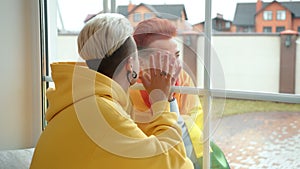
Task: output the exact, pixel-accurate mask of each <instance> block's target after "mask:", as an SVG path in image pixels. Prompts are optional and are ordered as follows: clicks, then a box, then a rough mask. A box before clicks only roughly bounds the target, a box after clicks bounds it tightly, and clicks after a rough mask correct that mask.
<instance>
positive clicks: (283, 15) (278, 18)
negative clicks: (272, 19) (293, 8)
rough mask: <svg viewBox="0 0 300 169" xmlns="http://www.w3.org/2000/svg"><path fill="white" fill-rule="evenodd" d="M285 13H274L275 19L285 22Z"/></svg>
mask: <svg viewBox="0 0 300 169" xmlns="http://www.w3.org/2000/svg"><path fill="white" fill-rule="evenodd" d="M285 13H286V12H285V11H277V12H276V14H277V15H276V18H277V20H285V18H286V15H285Z"/></svg>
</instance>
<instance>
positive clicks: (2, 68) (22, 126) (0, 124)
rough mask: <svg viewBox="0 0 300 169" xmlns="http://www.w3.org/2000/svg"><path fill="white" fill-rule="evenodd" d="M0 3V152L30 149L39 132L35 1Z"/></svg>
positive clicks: (36, 10) (37, 42)
mask: <svg viewBox="0 0 300 169" xmlns="http://www.w3.org/2000/svg"><path fill="white" fill-rule="evenodd" d="M3 1H5V2H3ZM1 2H2V5H0V20H1V31H0V37H1V45H0V56H1V58H2V62H0V77H1V85H0V93H1V96H0V107H1V112H0V149H14V148H24V147H31V146H33V145H34V144H35V142H36V140H37V138H38V135H39V133H40V131H41V125H40V124H41V116H40V113H41V111H40V105H41V103H40V91H41V88H40V82H41V81H40V55H39V45H38V44H39V36H38V35H39V30H38V28H39V19H38V1H37V0H13V1H11V0H2V1H1ZM4 4H5V5H4Z"/></svg>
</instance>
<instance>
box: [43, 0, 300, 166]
mask: <svg viewBox="0 0 300 169" xmlns="http://www.w3.org/2000/svg"><path fill="white" fill-rule="evenodd" d="M39 2H49V1H47V0H39ZM50 2H51V1H50ZM43 4H44V3H42V5H43ZM42 5H41V6H40V7H41V8H43V6H42ZM270 12H271V14H272V11H270ZM47 14H48V13H47V11H44V13H43V12H41V16H40V17H41V18H40V19H41V21H42V23H41V26H40V29H41V33H40V34H41V35H40V36H41V39H42V40H41V41H42V42H41V46H42V49H41V50H42V52H41V58H42V61H44V62H43V63H44V64H43V65H42V66H41V70H43V71H42V76H43V78H42V83H43V84H46V85H45V87H47V85H48V84H49V82H51V81H52V79H51V77H50V76H49V75H48V74H47V69H48V67H49V65H47V64H48V55H49V50H48V49H49V46H50V47H51V43H55V42H52V41H51V36H54V34H51V28H50V32H49V31H48V29H49V28H48V26H49V25H50V26H51V25H52V26H53V25H56V22H54V20H52V19H50V20H47V19H46V21H48V22H50V24H49V25H48V23H46V21H45V18H47ZM271 16H272V15H271ZM140 17H141V14H140ZM43 21H45V22H43ZM205 23H210V24H205V35H206V37H207V38H206V41H205V51H204V52H205V65H204V66H205V68H206V69H207V70H208V72H206V73H205V74H204V88H192V89H189V88H188V87H186V89H184V87H181V88H180V91H181V92H182V93H186V94H197V95H199V94H200V95H203V96H204V112H205V113H204V118H205V117H209V116H208V115H209V111H210V110H205V109H206V108H208V109H209V108H210V104H211V98H212V97H224V95H223V94H224V92H225V93H226V97H229V98H236V99H249V100H263V101H278V102H287V103H300V96H298V95H293V94H276V93H275V94H273V93H262V92H245V91H230V90H215V89H212V88H211V86H210V82H209V81H210V79H209V71H210V70H209V69H210V56H211V53H210V52H211V44H210V41H211V31H212V26H211V23H212V22H211V1H210V0H205ZM55 29H56V27H55ZM52 33H53V32H52ZM49 43H50V45H49ZM47 44H48V45H49V46H47ZM52 45H53V44H52ZM44 70H46V71H44ZM45 92H46V90H45V88H43V89H42V94H45ZM42 99H45V98H42ZM44 101H45V100H44ZM45 105H46V103H45V102H43V105H42V106H45ZM44 110H45V107H44V108H43V111H44ZM42 113H44V112H42ZM205 119H209V118H205ZM42 120H44V119H42ZM209 123H210V120H208V121H207V124H206V127H205V128H204V138H208V139H209V138H210V137H207V136H209V135H210V133H209V129H210V128H209V125H210V124H209ZM209 147H210V143H209V140H206V142H205V143H204V152H203V168H204V169H209V168H210V148H209Z"/></svg>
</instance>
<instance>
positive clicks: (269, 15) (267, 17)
mask: <svg viewBox="0 0 300 169" xmlns="http://www.w3.org/2000/svg"><path fill="white" fill-rule="evenodd" d="M263 19H264V20H265V21H271V20H272V19H273V12H272V11H264V13H263Z"/></svg>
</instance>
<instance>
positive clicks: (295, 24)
mask: <svg viewBox="0 0 300 169" xmlns="http://www.w3.org/2000/svg"><path fill="white" fill-rule="evenodd" d="M298 27H300V18H295V19H294V20H293V30H295V31H298Z"/></svg>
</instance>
